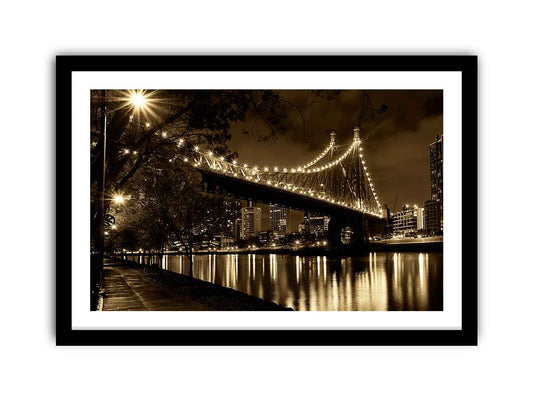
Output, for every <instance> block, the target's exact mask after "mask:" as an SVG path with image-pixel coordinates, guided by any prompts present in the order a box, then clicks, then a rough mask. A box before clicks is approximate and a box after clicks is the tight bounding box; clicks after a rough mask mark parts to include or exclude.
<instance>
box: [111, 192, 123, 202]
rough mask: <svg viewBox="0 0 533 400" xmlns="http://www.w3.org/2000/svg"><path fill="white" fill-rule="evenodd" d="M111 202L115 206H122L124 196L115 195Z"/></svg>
mask: <svg viewBox="0 0 533 400" xmlns="http://www.w3.org/2000/svg"><path fill="white" fill-rule="evenodd" d="M113 201H114V202H115V204H124V196H122V195H121V194H116V195H114V196H113Z"/></svg>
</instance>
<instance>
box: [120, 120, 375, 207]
mask: <svg viewBox="0 0 533 400" xmlns="http://www.w3.org/2000/svg"><path fill="white" fill-rule="evenodd" d="M146 127H150V124H149V123H148V122H147V123H146ZM155 134H156V135H158V132H156V133H155ZM161 136H162V137H163V138H166V137H167V133H166V132H165V131H161ZM184 144H185V140H184V139H183V138H180V139H178V140H177V142H176V146H177V147H178V148H181V147H183V145H184ZM335 145H336V143H335V134H334V133H333V132H332V134H331V140H330V143H329V144H328V146H327V147H326V148H325V149H324V150H323V151H322V152H321V153H320V154H319V155H318V156H316V157H315V158H314V159H313V160H311V161H310V162H308V163H306V164H305V165H302V166H299V167H295V168H290V169H289V168H278V167H277V166H275V167H263V168H261V169H260V168H259V167H258V166H254V167H250V166H248V164H246V163H244V164H239V163H238V162H237V160H231V161H228V160H226V159H225V158H224V157H223V156H218V157H217V156H216V155H215V154H214V153H213V151H211V150H209V151H203V150H201V149H200V148H199V146H198V145H196V146H194V148H193V149H194V151H195V152H196V153H197V154H198V155H199V156H200V158H196V159H195V160H194V161H193V166H194V167H196V168H202V159H201V157H203V158H204V159H205V160H206V162H207V164H208V166H209V167H210V169H212V170H216V171H220V172H221V173H225V174H229V175H232V176H234V177H238V176H239V173H237V172H236V171H235V170H234V169H235V168H240V169H241V171H240V172H242V175H243V178H244V179H246V180H248V181H253V182H255V183H260V181H262V180H263V181H262V182H261V183H262V184H265V185H268V186H274V187H281V189H283V190H287V191H291V192H295V193H299V194H300V195H304V196H308V197H311V198H316V199H320V200H324V201H327V202H330V203H332V204H336V205H338V206H342V207H346V208H349V209H353V210H359V211H362V212H365V213H367V214H370V215H374V216H376V217H380V218H381V217H382V212H383V211H382V208H381V202H380V201H379V198H378V195H377V193H376V190H375V187H374V183H373V182H372V178H371V176H370V173H369V171H368V167H367V166H366V161H365V160H364V159H363V154H362V150H363V148H362V147H360V139H359V138H358V137H357V138H354V141H353V142H352V144H351V145H350V147H349V148H348V149H347V150H346V151H345V152H344V153H343V154H342V155H341V156H340V157H338V158H337V159H335V160H333V161H330V162H328V163H326V164H325V165H323V166H321V167H315V168H310V167H312V166H314V165H316V164H317V163H318V162H319V161H321V160H322V159H323V158H324V157H325V156H326V155H327V154H328V153H329V152H330V151H331V150H332V148H334V146H335ZM357 146H359V157H360V158H361V163H362V165H363V169H364V173H365V175H366V179H367V180H368V184H369V186H370V189H371V192H372V195H373V197H374V200H375V201H376V204H377V206H378V209H379V213H376V212H374V211H371V210H370V209H368V208H367V207H362V206H361V205H360V204H349V203H346V202H341V201H340V200H335V199H333V198H332V197H330V196H326V195H323V194H320V193H318V192H316V191H315V190H313V189H309V188H304V187H298V186H297V185H295V184H291V183H285V182H277V179H275V181H274V182H273V181H272V179H266V178H268V177H270V176H272V175H274V177H275V178H278V177H279V174H311V173H319V172H323V171H326V170H328V169H331V168H334V167H335V166H337V165H339V164H340V163H341V162H342V161H344V160H345V159H346V158H347V157H348V156H349V155H350V153H351V152H353V151H354V150H355V148H356V147H357ZM122 153H123V154H124V155H129V154H130V153H131V154H133V155H137V151H131V150H130V149H128V148H124V149H123V150H122ZM179 157H180V158H181V160H182V161H184V162H185V163H188V162H189V161H190V160H189V157H187V156H184V155H180V156H179ZM209 159H211V160H212V161H216V162H217V163H223V164H224V165H225V168H223V167H221V166H216V165H215V164H214V163H212V164H211V165H210V164H209V162H208V161H207V160H209ZM174 160H175V158H169V160H168V161H169V162H173V161H174ZM265 179H266V180H265ZM358 202H359V200H358Z"/></svg>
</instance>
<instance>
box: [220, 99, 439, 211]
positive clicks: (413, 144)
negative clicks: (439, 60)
mask: <svg viewBox="0 0 533 400" xmlns="http://www.w3.org/2000/svg"><path fill="white" fill-rule="evenodd" d="M366 92H367V93H368V94H369V95H370V98H371V100H372V105H373V107H374V108H380V107H381V105H382V104H385V105H387V106H388V108H387V110H386V111H385V112H384V113H383V114H381V115H375V116H374V118H373V119H369V120H366V121H363V122H362V123H361V125H360V128H361V139H362V140H363V148H364V153H365V159H366V160H367V163H368V164H367V165H368V166H369V168H370V172H371V174H372V176H373V179H374V182H375V184H376V189H377V192H378V195H379V196H380V199H381V200H382V203H384V204H387V205H389V207H390V208H391V209H392V208H393V205H394V203H395V199H396V197H397V205H396V210H392V211H397V210H398V209H399V208H400V207H401V205H402V204H413V203H415V204H419V205H423V202H424V201H425V200H427V199H429V197H430V180H429V150H428V147H429V145H430V144H431V143H432V142H433V141H434V140H435V135H437V134H439V135H440V134H443V127H442V112H443V110H442V91H441V90H394V91H385V90H372V91H366ZM281 96H283V97H284V98H286V99H288V100H289V101H290V102H291V103H294V104H298V105H300V106H302V107H301V109H302V111H303V112H304V116H305V120H306V121H307V123H306V131H305V132H304V130H303V122H302V119H301V116H300V115H299V113H298V112H297V111H296V110H295V109H294V108H293V107H292V106H289V105H287V107H286V111H287V115H288V119H287V123H286V124H285V126H284V128H283V129H282V130H280V131H278V133H277V136H276V139H275V140H266V141H264V140H259V139H258V135H257V134H255V133H253V132H251V133H249V134H243V130H247V129H249V127H250V126H251V125H252V122H253V121H252V119H251V116H250V118H248V120H247V121H245V122H244V123H236V124H234V125H233V126H232V128H231V133H232V140H231V143H230V147H231V148H232V149H233V150H235V151H237V152H238V153H239V156H240V160H241V161H242V162H248V163H250V164H254V165H259V166H263V165H267V166H278V167H283V166H285V165H286V166H288V167H290V166H295V165H298V164H301V163H303V162H307V161H309V160H311V159H312V158H314V157H315V156H316V155H317V154H318V153H319V152H320V151H321V150H322V149H323V148H325V147H326V145H327V144H328V142H329V132H330V131H331V130H332V129H333V130H335V132H336V134H337V143H338V144H346V143H349V142H350V141H351V140H352V137H353V128H354V126H355V125H356V124H357V122H358V121H359V117H360V109H361V104H362V99H363V94H362V92H361V91H357V90H345V91H342V92H341V93H340V94H339V95H338V96H337V97H336V98H334V99H333V100H326V99H322V98H316V97H313V96H311V95H310V93H309V92H308V91H299V90H298V91H296V90H295V91H282V92H281ZM260 129H261V131H262V132H264V135H265V136H266V135H267V134H268V133H269V132H268V129H267V127H266V126H262V127H260Z"/></svg>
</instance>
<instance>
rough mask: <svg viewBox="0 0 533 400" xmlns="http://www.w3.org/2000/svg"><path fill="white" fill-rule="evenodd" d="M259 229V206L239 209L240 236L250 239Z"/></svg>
mask: <svg viewBox="0 0 533 400" xmlns="http://www.w3.org/2000/svg"><path fill="white" fill-rule="evenodd" d="M260 231H261V208H260V207H243V208H242V209H241V238H242V239H250V238H252V237H254V236H257V235H258V234H259V232H260Z"/></svg>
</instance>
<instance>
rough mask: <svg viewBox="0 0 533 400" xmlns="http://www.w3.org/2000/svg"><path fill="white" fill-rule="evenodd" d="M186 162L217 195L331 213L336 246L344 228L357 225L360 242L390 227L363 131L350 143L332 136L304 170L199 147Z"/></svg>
mask: <svg viewBox="0 0 533 400" xmlns="http://www.w3.org/2000/svg"><path fill="white" fill-rule="evenodd" d="M181 159H182V161H184V162H186V163H189V164H191V165H192V166H194V167H195V168H196V169H198V170H199V171H200V173H201V174H202V176H203V179H204V182H205V183H206V184H207V185H208V187H210V188H211V190H212V191H215V190H217V191H224V192H229V193H232V194H234V195H236V196H238V197H241V198H243V199H248V200H255V201H262V202H266V203H270V204H278V205H282V206H285V207H289V208H293V209H301V210H304V211H313V212H319V213H323V214H324V215H328V216H329V217H330V223H329V228H328V234H329V236H330V240H331V241H333V242H338V238H340V230H341V229H342V228H344V227H351V228H352V229H353V230H354V232H356V235H357V236H358V237H359V238H360V239H364V238H365V237H368V236H369V235H372V234H375V233H382V231H383V229H384V226H385V220H384V212H383V207H382V204H381V202H380V200H379V197H378V195H377V192H376V188H375V185H374V183H373V181H372V176H371V173H370V170H369V166H368V165H367V163H366V160H365V159H364V156H363V147H362V142H361V138H360V130H359V128H355V129H354V131H353V139H352V141H351V143H348V144H345V145H340V144H338V143H337V140H336V135H335V133H334V132H331V134H330V141H329V143H328V144H327V146H326V147H325V148H324V150H323V151H321V152H320V153H319V154H318V155H317V156H316V157H315V158H314V159H312V160H310V161H309V162H307V163H305V164H302V165H298V166H291V167H287V166H263V167H259V166H257V165H254V166H252V165H248V164H246V163H240V162H238V161H237V160H228V159H225V158H224V157H222V156H218V155H216V154H214V153H213V152H212V151H210V150H207V151H206V150H203V149H201V148H199V147H198V146H195V147H194V148H193V149H192V151H191V152H190V153H189V155H188V156H183V157H181Z"/></svg>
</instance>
